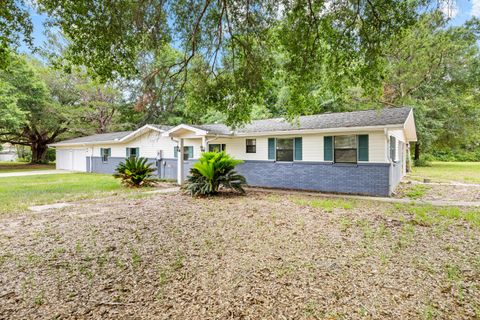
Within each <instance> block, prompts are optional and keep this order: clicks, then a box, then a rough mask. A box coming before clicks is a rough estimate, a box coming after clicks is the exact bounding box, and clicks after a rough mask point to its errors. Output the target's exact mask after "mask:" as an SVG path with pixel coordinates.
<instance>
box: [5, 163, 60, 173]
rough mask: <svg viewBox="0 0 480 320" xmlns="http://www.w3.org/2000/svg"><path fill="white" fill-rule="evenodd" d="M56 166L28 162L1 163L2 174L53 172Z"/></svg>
mask: <svg viewBox="0 0 480 320" xmlns="http://www.w3.org/2000/svg"><path fill="white" fill-rule="evenodd" d="M53 169H55V164H54V163H51V164H29V163H26V162H4V161H0V173H6V172H21V171H32V170H53Z"/></svg>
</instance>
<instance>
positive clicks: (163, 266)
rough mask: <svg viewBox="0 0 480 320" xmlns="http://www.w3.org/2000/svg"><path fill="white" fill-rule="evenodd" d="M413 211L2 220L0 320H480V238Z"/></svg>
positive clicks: (154, 211)
mask: <svg viewBox="0 0 480 320" xmlns="http://www.w3.org/2000/svg"><path fill="white" fill-rule="evenodd" d="M415 210H417V209H416V208H413V207H411V206H400V205H390V204H379V203H376V202H364V201H355V202H352V201H347V200H341V199H331V200H328V199H327V200H325V199H324V198H322V199H321V200H320V199H317V198H314V197H306V196H304V197H302V196H298V195H295V196H288V195H284V194H281V195H280V194H275V193H268V192H249V194H248V195H246V196H222V197H216V198H200V199H198V198H190V197H188V196H185V195H180V194H177V193H174V194H153V195H149V196H145V197H139V198H135V197H131V198H129V197H123V198H108V199H103V200H96V201H93V200H89V201H83V202H79V204H78V205H76V206H73V207H68V208H65V209H61V210H57V211H53V212H47V213H35V214H33V213H30V214H19V215H17V216H16V217H8V218H3V219H2V218H1V217H0V319H11V318H18V319H25V318H48V319H52V318H53V319H65V318H81V319H82V318H110V319H122V318H123V319H125V318H128V319H227V318H229V319H230V318H233V319H260V318H262V319H363V318H364V319H474V318H476V317H479V316H480V230H479V228H477V227H474V226H472V225H470V224H469V223H468V222H466V221H463V220H455V219H447V218H444V219H443V218H438V217H435V219H431V220H427V219H425V217H424V216H422V217H423V218H422V220H418V219H417V218H416V217H417V216H416V214H418V212H417V211H415ZM415 212H416V213H415ZM422 212H423V211H422ZM422 214H426V215H428V214H432V215H433V214H434V213H429V212H423V213H422ZM427 222H428V223H427Z"/></svg>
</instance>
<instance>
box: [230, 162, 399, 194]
mask: <svg viewBox="0 0 480 320" xmlns="http://www.w3.org/2000/svg"><path fill="white" fill-rule="evenodd" d="M237 171H238V172H239V173H240V174H242V175H244V176H245V178H246V179H247V183H248V184H249V185H251V186H259V187H273V188H286V189H302V190H314V191H323V192H336V193H353V194H366V195H375V196H388V195H389V193H390V189H389V171H390V165H389V164H386V163H375V164H371V163H362V164H360V163H359V164H356V165H347V164H332V163H330V162H306V161H303V162H290V163H282V162H274V161H253V160H251V161H245V163H244V164H242V165H240V166H238V167H237Z"/></svg>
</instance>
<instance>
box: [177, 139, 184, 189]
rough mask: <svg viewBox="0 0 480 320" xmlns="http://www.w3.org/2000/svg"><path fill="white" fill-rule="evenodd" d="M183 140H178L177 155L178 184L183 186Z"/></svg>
mask: <svg viewBox="0 0 480 320" xmlns="http://www.w3.org/2000/svg"><path fill="white" fill-rule="evenodd" d="M183 154H184V150H183V138H180V139H178V153H177V156H178V158H177V183H178V184H180V185H182V184H183V180H184V177H183Z"/></svg>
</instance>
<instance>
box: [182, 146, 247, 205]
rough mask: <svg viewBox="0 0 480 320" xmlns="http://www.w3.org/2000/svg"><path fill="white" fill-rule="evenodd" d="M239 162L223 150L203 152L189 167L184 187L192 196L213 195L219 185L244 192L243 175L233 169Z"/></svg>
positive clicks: (240, 161)
mask: <svg viewBox="0 0 480 320" xmlns="http://www.w3.org/2000/svg"><path fill="white" fill-rule="evenodd" d="M241 163H243V161H242V160H236V159H233V158H232V157H230V156H229V155H228V154H226V153H225V152H205V153H203V154H202V156H201V157H200V159H198V162H197V163H195V164H194V165H193V167H192V168H191V169H190V175H189V176H188V178H187V183H186V184H185V187H184V188H185V190H186V191H187V192H188V193H190V194H191V195H192V196H197V195H214V194H216V193H218V190H219V188H220V186H221V187H224V188H227V189H232V190H235V191H238V192H241V193H244V192H245V190H244V189H243V186H244V185H245V183H246V181H245V177H243V176H242V175H240V174H237V173H236V172H235V171H234V169H235V166H236V165H238V164H241Z"/></svg>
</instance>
